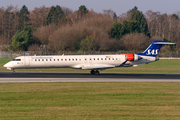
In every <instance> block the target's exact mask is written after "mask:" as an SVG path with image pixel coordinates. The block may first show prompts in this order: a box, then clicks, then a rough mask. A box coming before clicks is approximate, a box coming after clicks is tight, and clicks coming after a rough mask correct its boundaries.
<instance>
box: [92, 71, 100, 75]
mask: <svg viewBox="0 0 180 120" xmlns="http://www.w3.org/2000/svg"><path fill="white" fill-rule="evenodd" d="M91 74H98V75H99V71H98V70H91Z"/></svg>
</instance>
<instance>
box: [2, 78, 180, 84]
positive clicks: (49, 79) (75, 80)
mask: <svg viewBox="0 0 180 120" xmlns="http://www.w3.org/2000/svg"><path fill="white" fill-rule="evenodd" d="M9 82H14V83H15V82H180V79H173V80H172V79H136V78H135V79H133V78H0V83H9Z"/></svg>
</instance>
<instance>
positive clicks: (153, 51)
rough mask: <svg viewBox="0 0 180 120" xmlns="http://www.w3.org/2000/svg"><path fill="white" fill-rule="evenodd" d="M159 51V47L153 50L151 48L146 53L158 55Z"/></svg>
mask: <svg viewBox="0 0 180 120" xmlns="http://www.w3.org/2000/svg"><path fill="white" fill-rule="evenodd" d="M158 52H159V49H153V50H151V49H149V50H148V51H147V54H146V55H157V54H158Z"/></svg>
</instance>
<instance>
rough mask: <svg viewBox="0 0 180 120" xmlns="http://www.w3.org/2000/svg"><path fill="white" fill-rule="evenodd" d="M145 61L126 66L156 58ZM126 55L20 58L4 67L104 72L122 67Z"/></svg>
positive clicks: (138, 62)
mask: <svg viewBox="0 0 180 120" xmlns="http://www.w3.org/2000/svg"><path fill="white" fill-rule="evenodd" d="M142 58H143V59H141V60H136V61H127V62H126V63H125V65H124V66H138V65H142V64H146V63H149V62H153V61H155V60H156V59H155V57H148V56H142ZM125 61H126V55H121V54H120V55H62V56H60V55H57V56H20V57H17V58H15V59H14V60H13V61H10V62H8V63H7V64H5V65H4V67H7V69H28V68H75V69H90V70H104V69H108V68H114V67H118V66H120V65H121V64H122V63H123V62H125Z"/></svg>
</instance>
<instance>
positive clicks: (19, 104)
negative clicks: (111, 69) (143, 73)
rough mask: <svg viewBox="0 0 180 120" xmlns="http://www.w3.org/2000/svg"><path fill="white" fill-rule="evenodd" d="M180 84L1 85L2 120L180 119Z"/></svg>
mask: <svg viewBox="0 0 180 120" xmlns="http://www.w3.org/2000/svg"><path fill="white" fill-rule="evenodd" d="M179 86H180V83H157V82H152V83H148V82H146V83H139V82H128V83H126V82H119V83H51V82H50V83H3V84H2V83H1V84H0V119H1V120H3V119H6V120H8V119H13V120H19V119H33V120H34V119H38V120H44V119H47V120H53V119H58V120H59V119H60V120H102V119H103V120H120V119H125V120H129V119H131V120H152V119H154V120H179V119H180V87H179Z"/></svg>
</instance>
